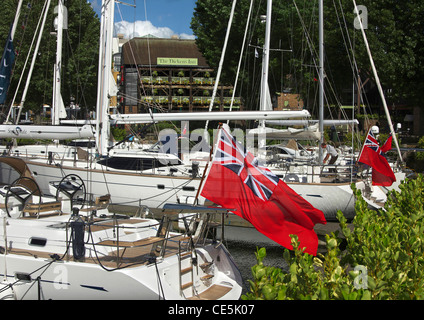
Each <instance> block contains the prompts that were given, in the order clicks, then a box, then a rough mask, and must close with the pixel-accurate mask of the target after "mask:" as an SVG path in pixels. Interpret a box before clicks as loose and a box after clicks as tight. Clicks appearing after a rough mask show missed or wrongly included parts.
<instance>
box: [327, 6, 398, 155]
mask: <svg viewBox="0 0 424 320" xmlns="http://www.w3.org/2000/svg"><path fill="white" fill-rule="evenodd" d="M321 1H322V0H321ZM353 5H354V6H355V12H356V15H357V16H358V21H359V26H360V27H361V32H362V36H363V38H364V43H365V47H366V49H367V53H368V56H369V59H370V63H371V68H372V71H373V73H374V77H375V82H376V84H377V88H378V92H379V93H380V96H381V100H382V101H383V107H384V111H385V113H386V118H387V122H388V123H389V127H390V134H391V135H392V137H393V141H394V142H395V146H396V150H397V152H398V156H399V159H400V162H401V163H402V162H403V159H402V154H401V153H400V148H399V143H398V140H397V138H396V134H395V130H394V128H393V124H392V119H391V117H390V112H389V108H388V107H387V103H386V98H385V97H384V93H383V88H382V87H381V83H380V78H379V77H378V73H377V69H376V68H375V64H374V59H373V57H372V55H371V50H370V47H369V45H368V40H367V35H366V34H365V30H364V26H363V25H362V20H361V17H360V16H359V11H358V7H357V6H356V1H355V0H353ZM358 90H359V89H358Z"/></svg>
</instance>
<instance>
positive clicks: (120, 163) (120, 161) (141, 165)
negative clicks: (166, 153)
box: [99, 157, 181, 171]
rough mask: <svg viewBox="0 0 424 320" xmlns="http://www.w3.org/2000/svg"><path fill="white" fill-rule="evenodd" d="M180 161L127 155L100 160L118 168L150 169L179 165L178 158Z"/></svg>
mask: <svg viewBox="0 0 424 320" xmlns="http://www.w3.org/2000/svg"><path fill="white" fill-rule="evenodd" d="M176 161H177V162H178V163H165V162H164V161H160V160H159V159H155V158H127V157H110V158H107V159H104V160H100V161H99V163H100V164H102V165H104V166H107V167H110V168H113V169H118V170H133V171H141V170H149V169H156V168H162V167H167V166H170V165H179V164H181V162H180V161H179V160H176Z"/></svg>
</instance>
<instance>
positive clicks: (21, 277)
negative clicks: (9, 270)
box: [15, 272, 32, 282]
mask: <svg viewBox="0 0 424 320" xmlns="http://www.w3.org/2000/svg"><path fill="white" fill-rule="evenodd" d="M15 279H16V280H19V281H25V282H31V281H32V279H31V275H30V274H29V273H23V272H16V273H15Z"/></svg>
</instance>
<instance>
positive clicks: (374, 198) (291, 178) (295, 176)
mask: <svg viewBox="0 0 424 320" xmlns="http://www.w3.org/2000/svg"><path fill="white" fill-rule="evenodd" d="M271 6H272V0H268V2H267V27H266V35H265V46H264V56H263V70H262V85H261V104H260V109H261V110H269V109H272V106H271V105H270V103H269V100H270V99H269V97H268V96H269V93H268V87H267V78H268V71H267V68H268V52H269V35H270V17H271V9H270V8H271ZM319 6H320V9H319V12H320V15H319V19H320V23H319V25H320V29H319V31H320V32H319V35H320V40H319V44H320V48H319V49H320V50H319V53H320V59H319V62H320V65H319V85H320V91H319V93H320V95H319V104H320V109H319V110H320V112H319V119H318V120H317V121H311V120H289V121H281V120H277V121H273V120H265V121H262V122H260V125H259V127H258V128H257V129H253V130H251V133H254V134H257V135H259V136H260V135H261V134H262V135H263V136H266V137H269V138H274V139H279V138H280V139H287V137H290V135H291V134H292V132H290V130H281V129H273V128H271V127H267V126H266V124H276V125H290V124H292V125H299V124H300V125H302V126H304V127H307V126H309V125H311V124H313V125H314V126H317V125H318V126H319V127H318V128H317V129H318V130H308V129H302V130H299V131H298V132H296V131H293V132H294V134H293V137H296V134H299V138H307V137H312V139H316V140H318V141H320V142H323V128H324V125H337V124H340V123H341V122H342V121H340V120H324V119H323V115H324V112H323V105H324V99H323V97H324V46H323V39H324V37H323V3H322V1H320V2H319ZM362 32H363V35H364V37H365V33H364V31H363V30H362ZM370 58H371V56H370ZM371 62H372V59H371ZM372 64H373V63H372ZM373 70H374V73H375V75H376V70H375V67H374V68H373ZM376 78H377V80H378V76H377V75H376ZM381 93H382V92H381ZM382 99H383V102H384V104H385V100H384V95H382ZM386 110H387V108H386ZM386 114H387V119H388V120H389V124H390V125H391V121H390V114H388V111H386ZM355 122H356V123H357V121H356V120H353V121H352V120H350V121H349V120H348V121H343V124H348V125H353V124H354V123H355ZM314 129H315V128H314ZM391 132H392V134H393V135H394V130H393V126H392V125H391ZM393 139H394V141H396V136H393ZM262 143H264V142H262ZM320 145H321V143H320ZM396 146H397V141H396ZM271 147H272V146H263V148H264V149H266V148H271ZM319 148H320V149H319V158H318V159H317V160H318V161H317V162H316V164H315V165H314V164H313V163H312V162H313V161H310V162H309V163H305V162H304V163H302V162H301V161H296V160H295V159H293V161H291V162H287V161H284V160H285V159H284V158H283V159H277V160H276V161H269V159H266V154H265V156H264V157H263V160H266V162H265V163H266V164H267V165H268V167H269V168H270V169H271V170H272V171H273V172H274V173H275V174H277V175H278V176H279V177H280V178H281V179H284V180H285V181H286V183H288V185H289V186H290V187H291V188H292V189H293V190H295V191H296V192H297V193H298V194H299V195H301V196H302V197H303V198H305V199H306V200H307V201H309V202H310V203H311V204H312V205H313V206H315V207H316V208H319V209H321V210H322V211H323V212H324V213H325V217H326V219H327V221H332V220H336V213H337V211H338V210H341V211H342V212H343V214H344V215H345V216H346V217H347V218H348V219H350V218H353V217H354V215H355V211H354V204H355V199H354V195H353V192H352V190H351V184H352V183H355V186H356V188H357V189H359V190H361V191H362V193H363V195H364V197H365V198H366V201H367V202H368V203H369V205H370V206H372V207H373V208H376V209H378V208H381V207H382V206H383V205H384V202H385V199H386V193H387V190H384V189H381V188H379V187H374V186H372V185H371V181H369V180H367V179H363V178H362V177H360V178H358V177H357V176H356V175H357V174H358V173H359V174H361V172H354V169H353V167H352V166H353V165H354V163H353V161H350V162H351V163H350V164H349V165H348V166H341V165H338V166H337V174H336V175H335V174H333V173H330V174H328V173H325V172H328V169H332V168H334V166H323V165H322V158H323V155H322V153H323V152H322V150H321V147H319ZM259 156H261V154H259ZM399 156H400V159H401V155H400V152H399ZM351 157H352V155H351ZM333 170H334V169H333ZM354 175H355V176H354ZM396 176H397V181H398V182H397V183H399V182H400V181H401V180H403V179H404V177H405V174H404V173H402V172H396ZM329 178H330V179H329ZM393 187H395V185H394V186H393Z"/></svg>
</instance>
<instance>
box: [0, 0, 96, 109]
mask: <svg viewBox="0 0 424 320" xmlns="http://www.w3.org/2000/svg"><path fill="white" fill-rule="evenodd" d="M3 2H4V7H5V15H4V19H2V20H1V21H0V39H6V37H7V34H8V32H9V28H10V25H11V23H12V22H13V19H14V15H15V11H16V7H17V3H18V1H17V0H3ZM43 5H44V1H33V2H32V3H31V4H24V5H23V8H22V12H21V15H20V19H19V24H18V28H17V30H16V34H15V37H14V46H15V49H16V51H17V52H18V56H17V58H16V63H15V67H14V73H13V77H12V82H11V85H10V89H9V94H8V103H9V104H10V103H11V100H12V98H13V94H14V92H15V90H16V88H17V85H18V81H19V77H20V75H21V74H22V73H23V72H24V75H27V72H28V70H25V71H23V66H24V63H25V59H26V57H27V54H28V51H29V48H30V44H31V41H32V39H33V35H34V30H35V28H36V25H37V23H38V19H39V17H40V14H41V10H42V7H43ZM56 5H57V4H55V3H54V2H53V1H52V4H51V6H50V8H49V14H48V16H47V19H46V25H45V28H44V31H43V36H42V40H41V43H40V49H39V54H38V56H37V60H36V64H35V68H34V72H33V74H32V78H31V85H30V87H29V90H28V94H27V97H26V99H25V104H24V109H25V110H28V109H31V110H33V111H35V112H36V113H39V112H40V111H41V106H42V105H43V104H47V105H51V101H52V83H53V65H54V64H55V60H56V37H55V36H54V35H53V34H52V33H53V31H54V25H53V21H54V7H55V6H56ZM64 5H65V7H66V8H67V12H68V29H67V30H64V33H63V59H62V65H63V67H62V70H61V71H62V88H61V90H62V97H63V100H64V104H65V105H69V104H70V102H71V99H75V103H77V104H80V105H81V106H82V107H83V108H85V110H86V111H88V110H93V109H94V108H95V105H96V96H97V91H96V87H97V61H98V47H99V45H98V39H99V33H100V21H99V18H98V17H97V15H96V14H95V12H94V11H93V9H92V8H91V6H90V4H89V3H88V2H86V1H84V0H80V1H70V0H68V1H66V0H65V2H64ZM31 59H32V55H31V56H30V60H29V62H28V66H29V65H30V62H31ZM28 66H27V68H28ZM24 82H25V76H24V78H23V83H24ZM22 90H23V84H21V87H20V90H19V91H18V95H17V100H16V101H15V103H19V102H20V99H21V95H22Z"/></svg>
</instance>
